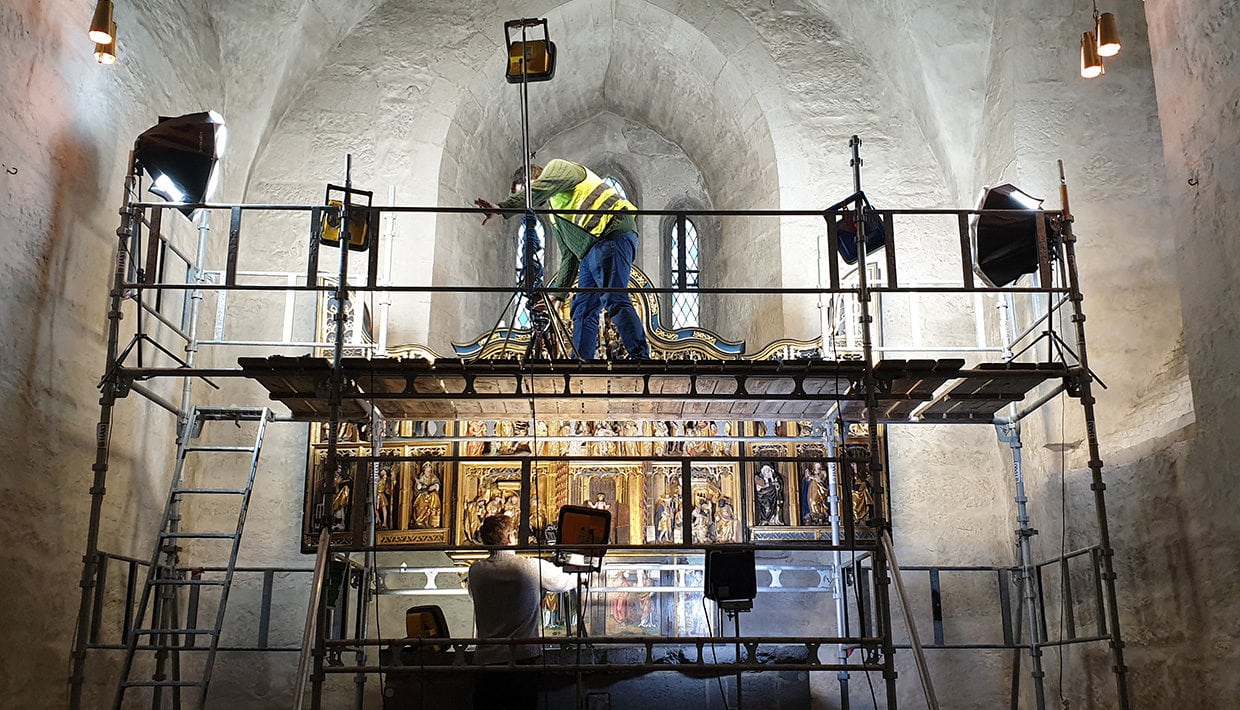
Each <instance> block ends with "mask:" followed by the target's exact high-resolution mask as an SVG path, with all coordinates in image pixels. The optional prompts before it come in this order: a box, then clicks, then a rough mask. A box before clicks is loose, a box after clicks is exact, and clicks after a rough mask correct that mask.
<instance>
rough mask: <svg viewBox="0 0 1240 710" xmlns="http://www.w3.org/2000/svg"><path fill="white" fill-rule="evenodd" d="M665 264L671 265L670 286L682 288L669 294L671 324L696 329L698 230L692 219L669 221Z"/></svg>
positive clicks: (697, 317)
mask: <svg viewBox="0 0 1240 710" xmlns="http://www.w3.org/2000/svg"><path fill="white" fill-rule="evenodd" d="M668 244H669V246H670V249H669V253H668V263H669V264H671V267H672V268H671V276H672V279H671V283H672V288H675V289H684V290H680V291H676V292H675V293H673V294H672V327H673V328H695V327H697V326H699V325H701V316H702V314H701V309H700V307H699V303H698V292H697V289H698V274H699V271H700V267H699V263H698V259H699V256H700V252H699V249H698V230H697V226H696V225H694V224H693V220H691V219H689V218H688V217H677V218H676V219H675V220H674V221H673V222H672V233H671V239H670V240H669V242H668Z"/></svg>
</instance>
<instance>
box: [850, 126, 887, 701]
mask: <svg viewBox="0 0 1240 710" xmlns="http://www.w3.org/2000/svg"><path fill="white" fill-rule="evenodd" d="M848 145H849V147H850V148H851V149H852V160H851V162H850V165H851V166H852V170H853V190H854V191H855V192H857V193H860V192H861V165H862V161H861V138H860V137H859V136H853V137H852V139H851V140H849V142H848ZM865 217H866V215H865V204H864V202H863V201H862V200H860V199H858V200H857V201H856V203H855V213H854V219H855V224H856V225H857V227H856V229H857V237H856V239H857V301H858V306H859V308H860V311H861V314H860V319H859V320H860V325H861V358H862V362H863V363H864V364H865V367H864V369H863V372H862V377H863V378H864V386H865V412H866V426H867V429H868V432H867V437H868V439H869V441H868V445H869V451H870V460H869V464H868V467H867V470H868V476H869V482H870V491H871V493H872V495H873V501H874V515H873V517H872V518H871V521H872V525H871V527H872V528H873V529H874V530H875V533H876V534H877V535H879V536H880V537H881V536H882V535H884V534H886V533H887V531H888V529H889V528H890V521H888V520H887V516H886V502H885V497H884V496H885V494H886V493H887V491H886V487H885V486H884V485H883V478H882V477H883V467H882V459H881V458H880V456H879V450H878V397H877V395H878V381H877V379H876V378H875V376H874V341H873V328H872V324H873V316H872V315H871V314H870V298H871V292H870V286H869V283H868V280H869V275H868V274H867V273H866V258H867V255H866V239H865ZM854 523H855V521H854ZM887 568H888V562H887V553H886V551H885V550H884V548H883V546H882V545H879V546H877V547H876V548H875V550H874V607H875V620H876V621H877V622H878V632H879V637H880V639H881V643H882V655H883V680H884V681H885V683H886V688H887V707H888V708H895V707H896V675H897V674H896V667H895V655H896V648H895V640H894V639H893V637H892V627H891V590H890V585H891V576H890V575H889V574H888V569H887Z"/></svg>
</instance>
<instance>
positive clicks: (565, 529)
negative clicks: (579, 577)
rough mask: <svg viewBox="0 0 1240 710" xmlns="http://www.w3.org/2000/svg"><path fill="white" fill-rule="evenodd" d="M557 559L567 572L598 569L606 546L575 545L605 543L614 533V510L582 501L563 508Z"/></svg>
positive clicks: (561, 509) (558, 528)
mask: <svg viewBox="0 0 1240 710" xmlns="http://www.w3.org/2000/svg"><path fill="white" fill-rule="evenodd" d="M557 531H558V536H557V545H558V546H559V551H558V552H557V554H556V559H557V560H558V561H559V562H560V564H561V566H562V567H563V568H564V571H566V572H596V571H598V570H599V569H600V568H601V567H602V564H603V553H604V552H606V551H607V549H606V548H605V547H575V546H577V545H606V544H607V543H608V541H609V539H610V535H611V511H610V510H603V509H599V508H590V507H587V506H581V505H566V506H564V507H562V508H560V522H559V525H558V526H557Z"/></svg>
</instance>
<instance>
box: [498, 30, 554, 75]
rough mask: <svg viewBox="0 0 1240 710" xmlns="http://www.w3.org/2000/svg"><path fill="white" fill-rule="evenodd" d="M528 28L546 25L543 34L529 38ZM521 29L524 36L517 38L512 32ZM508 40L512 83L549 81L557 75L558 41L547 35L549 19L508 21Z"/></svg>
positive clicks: (506, 36)
mask: <svg viewBox="0 0 1240 710" xmlns="http://www.w3.org/2000/svg"><path fill="white" fill-rule="evenodd" d="M527 27H535V28H536V27H542V37H541V38H536V39H529V38H528V37H526V33H525V29H524V28H527ZM516 29H521V33H520V39H514V38H513V35H512V31H513V30H516ZM504 39H505V41H506V42H507V44H508V72H507V74H506V78H507V79H508V83H510V84H520V83H521V82H522V81H523V80H524V81H527V82H529V81H549V80H550V79H551V77H553V76H555V42H552V41H551V40H550V39H548V38H547V20H546V19H545V18H544V19H534V18H527V19H523V20H509V21H507V22H505V23H504Z"/></svg>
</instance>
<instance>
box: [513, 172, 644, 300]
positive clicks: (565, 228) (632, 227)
mask: <svg viewBox="0 0 1240 710" xmlns="http://www.w3.org/2000/svg"><path fill="white" fill-rule="evenodd" d="M585 179H586V169H585V168H584V167H582V166H581V165H578V164H577V163H571V162H569V161H567V160H559V159H556V160H552V161H551V162H549V163H547V167H545V168H543V171H542V174H541V175H539V176H538V179H537V180H535V181H534V182H532V183H530V204H532V205H533V206H534V207H542V206H543V205H545V204H547V201H548V200H550V199H551V196H552V195H554V194H557V193H560V192H571V191H572V189H573V188H574V187H576V186H577V183H579V182H581V181H582V180H585ZM498 206H499V207H501V208H504V209H516V208H518V207H524V206H525V195H523V194H522V193H520V192H515V193H513V194H511V195H509V196H508V197H506V198H505V199H504V200H503V201H502V202H500V203H499V205H498ZM511 216H512V215H504V218H505V219H507V218H508V217H511ZM551 232H552V234H554V235H555V243H556V246H557V247H559V250H560V268H559V270H558V271H556V274H555V277H554V278H552V279H551V280H550V281H548V282H547V286H548V287H549V288H552V289H555V290H554V293H555V295H557V296H563V295H564V292H563V290H562V289H563V288H565V287H568V286H571V285H572V283H573V280H574V279H576V278H577V270H578V269H579V268H580V267H581V260H582V259H584V258H585V256H586V252H588V251H590V247H592V246H594V237H593V236H592V235H591V234H590V233H589V232H587V231H585V230H584V229H582V228H581V227H578V226H577V225H575V224H573V223H572V221H571V220H569V219H567V218H560V219H553V220H551ZM620 232H633V233H635V234H636V233H637V220H635V219H634V218H633V215H631V214H617V215H616V216H614V217H612V218H611V221H610V222H609V223H608V224H607V229H606V230H604V231H603V235H602V236H603V237H606V236H609V235H612V234H618V233H620Z"/></svg>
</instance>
